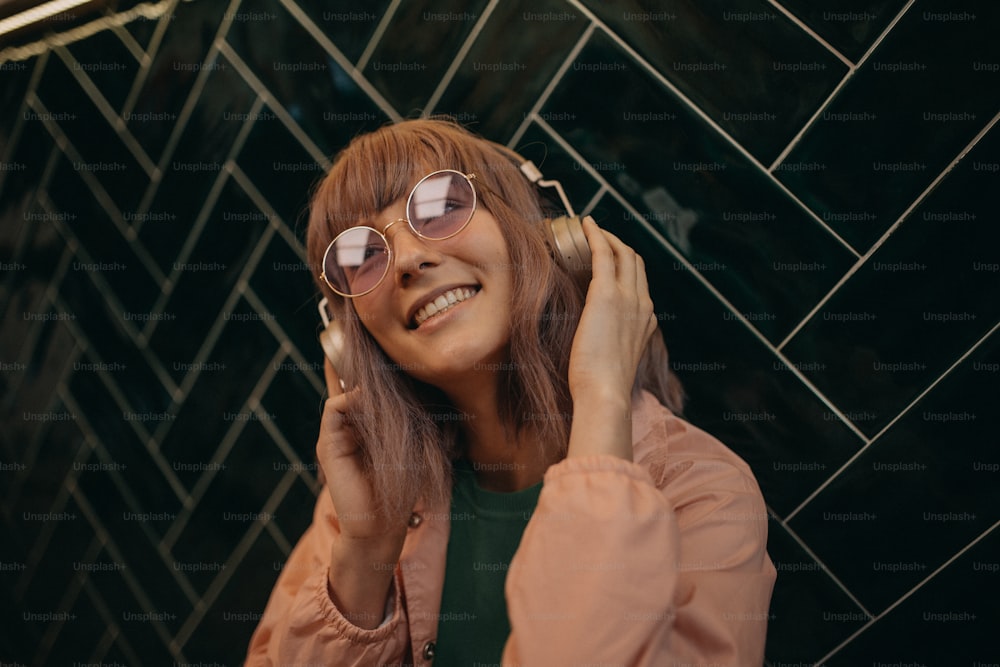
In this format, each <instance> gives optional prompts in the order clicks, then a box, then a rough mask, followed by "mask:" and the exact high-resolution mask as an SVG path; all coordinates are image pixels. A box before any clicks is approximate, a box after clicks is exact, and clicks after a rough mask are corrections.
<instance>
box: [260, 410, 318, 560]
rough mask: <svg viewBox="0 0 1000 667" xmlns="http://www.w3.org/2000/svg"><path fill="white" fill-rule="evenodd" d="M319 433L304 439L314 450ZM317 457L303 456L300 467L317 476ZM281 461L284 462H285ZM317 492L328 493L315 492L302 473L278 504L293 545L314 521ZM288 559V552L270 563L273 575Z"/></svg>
mask: <svg viewBox="0 0 1000 667" xmlns="http://www.w3.org/2000/svg"><path fill="white" fill-rule="evenodd" d="M318 434H319V429H318V428H317V429H315V430H314V433H313V434H312V435H313V437H312V438H310V439H309V440H303V441H302V442H303V443H309V444H310V446H311V447H312V448H313V452H315V446H316V443H315V440H316V439H317V437H318ZM298 444H299V443H298V442H295V443H293V445H298ZM296 448H297V447H296ZM297 449H298V448H297ZM315 458H316V457H315V453H314V454H313V455H312V457H306V456H303V457H302V461H301V463H300V464H299V465H298V468H299V469H300V470H302V471H304V472H307V473H308V474H311V475H313V476H315V475H316V470H317V468H318V464H317V463H316V461H315ZM281 463H282V464H283V462H281ZM316 493H326V491H325V490H324V489H322V488H317V489H316V492H313V491H312V490H311V489H310V488H309V487H308V486H306V483H305V482H304V481H302V479H301V474H300V479H297V480H296V481H295V482H294V483H293V484H292V486H291V487H290V488H289V489H288V493H286V494H285V497H284V499H283V500H282V501H281V505H279V506H278V509H277V511H276V512H275V514H276V515H277V516H280V517H281V522H280V530H281V533H282V535H283V536H284V538H285V539H286V540H288V543H289V544H290V545H291V546H294V545H295V544H296V543H297V542H298V540H299V538H300V537H301V536H302V534H303V533H304V532H305V530H306V528H308V527H309V524H310V523H312V516H313V510H314V509H315V507H316ZM276 525H277V524H276ZM286 560H287V554H282V555H281V556H279V557H278V558H276V559H275V560H274V561H272V562H270V563H268V566H269V567H270V569H271V571H272V572H274V573H275V574H274V575H273V576H275V577H276V576H277V573H278V572H280V571H281V570H282V569H284V564H285V562H286ZM259 576H261V577H263V576H264V573H263V572H261V573H259Z"/></svg>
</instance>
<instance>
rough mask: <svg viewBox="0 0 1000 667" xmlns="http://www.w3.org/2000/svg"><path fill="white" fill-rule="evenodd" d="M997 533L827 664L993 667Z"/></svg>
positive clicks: (998, 618)
mask: <svg viewBox="0 0 1000 667" xmlns="http://www.w3.org/2000/svg"><path fill="white" fill-rule="evenodd" d="M998 553H1000V533H998V532H997V530H996V528H995V527H994V529H993V530H992V531H991V532H990V533H989V534H988V535H986V537H984V538H983V539H982V540H980V541H979V542H977V543H976V544H975V545H973V546H972V547H971V548H970V549H969V550H968V551H966V552H965V553H963V554H962V555H961V556H959V557H958V558H957V559H956V560H955V561H954V562H952V563H951V564H950V565H948V567H947V568H945V569H944V570H943V571H942V572H940V573H939V574H937V575H936V576H935V577H934V578H933V579H931V580H930V581H929V582H927V584H925V585H924V586H923V587H922V588H920V589H919V590H917V591H916V592H915V593H914V594H913V595H912V596H911V597H909V598H907V599H906V600H903V602H902V603H901V604H900V605H899V606H898V607H896V608H895V609H893V610H892V611H890V612H888V613H887V614H886V616H885V617H884V618H880V619H879V620H878V622H876V623H875V624H874V625H873V626H871V627H870V628H868V629H867V630H865V632H864V633H863V634H861V635H860V636H859V637H858V638H857V639H856V640H854V641H853V642H851V643H850V644H848V645H847V646H846V647H845V648H843V649H842V650H840V651H838V652H837V653H835V654H834V655H833V656H832V657H831V658H830V659H829V660H826V661H825V662H824V663H823V664H825V665H829V667H849V666H853V665H857V664H861V663H862V662H863V663H865V664H867V663H868V662H872V663H879V662H883V663H888V664H891V663H893V662H897V663H901V664H906V663H914V662H916V663H919V664H925V665H956V664H957V665H988V664H990V663H991V662H994V661H996V628H997V624H998V623H1000V611H998V610H997V606H996V604H994V601H995V600H996V598H997V596H998V595H1000V574H998V572H1000V563H998V562H997V554H998Z"/></svg>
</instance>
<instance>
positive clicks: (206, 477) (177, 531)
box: [160, 290, 284, 551]
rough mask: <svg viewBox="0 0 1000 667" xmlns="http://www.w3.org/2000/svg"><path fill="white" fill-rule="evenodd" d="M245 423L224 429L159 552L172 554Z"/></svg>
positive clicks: (263, 379) (266, 380)
mask: <svg viewBox="0 0 1000 667" xmlns="http://www.w3.org/2000/svg"><path fill="white" fill-rule="evenodd" d="M232 293H233V294H234V295H235V296H236V298H237V299H238V298H239V297H240V294H239V291H238V290H233V292H232ZM281 354H284V353H283V352H282V350H281V348H280V346H279V348H278V350H277V352H275V354H274V355H272V357H271V359H272V361H273V360H274V359H276V358H279V356H280V355H281ZM269 366H270V365H269ZM275 373H276V371H274V370H273V369H272V370H268V367H267V366H266V367H265V370H264V373H262V374H261V376H260V378H259V379H258V380H257V384H256V385H254V388H253V389H252V390H251V392H250V395H249V396H248V397H247V398H246V400H245V401H243V404H242V406H241V411H242V409H245V408H247V407H248V406H249V405H250V401H251V400H252V399H253V398H254V397H255V396H258V395H259V394H263V393H264V392H265V391H266V390H267V388H268V387H269V386H270V385H271V380H272V379H273V378H274V375H275ZM261 387H263V389H261ZM248 423H249V420H243V419H238V420H234V421H233V423H232V424H231V425H230V426H229V428H227V429H226V434H225V435H224V436H222V441H221V442H220V443H219V445H218V447H216V448H215V451H214V452H212V458H211V461H210V462H209V463H208V465H207V466H206V469H205V470H204V471H203V472H202V474H201V475H200V476H199V477H198V481H197V482H195V484H194V487H193V488H192V489H191V494H190V496H189V497H188V500H189V503H187V504H185V506H184V507H183V508H182V509H181V512H180V514H178V516H177V519H175V520H174V523H173V524H171V526H170V530H168V531H167V532H166V534H164V536H163V539H162V541H161V542H160V545H161V547H162V548H164V549H167V550H168V551H172V550H173V547H174V545H175V544H177V540H179V539H180V536H181V534H182V533H183V532H184V529H185V528H187V525H188V522H189V521H190V519H191V516H192V515H193V514H194V509H195V508H196V507H197V506H198V504H199V503H200V502H201V501H202V499H203V498H204V496H205V494H206V493H208V490H209V487H210V486H211V484H212V481H213V480H214V479H215V477H216V476H217V475H218V474H219V471H220V470H224V469H225V468H224V467H223V466H224V465H225V460H226V457H227V456H229V453H230V452H231V451H233V447H234V446H236V443H237V441H238V440H239V438H240V435H242V433H243V431H244V429H246V427H247V424H248Z"/></svg>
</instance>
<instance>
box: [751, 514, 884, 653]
mask: <svg viewBox="0 0 1000 667" xmlns="http://www.w3.org/2000/svg"><path fill="white" fill-rule="evenodd" d="M767 531H768V532H767V553H768V555H769V556H770V557H771V560H772V562H773V563H774V568H775V569H776V570H777V571H778V578H777V579H776V580H775V585H774V594H773V596H772V597H771V617H770V618H769V619H768V624H767V645H766V647H765V651H764V653H765V657H766V659H767V660H768V661H769V662H770V664H772V665H781V664H785V665H791V664H795V663H799V664H807V665H812V664H813V663H814V662H816V661H817V660H818V659H819V658H821V657H822V656H823V655H825V654H826V653H827V652H828V651H830V650H831V649H833V648H834V647H836V646H837V645H838V644H839V643H840V642H842V641H843V640H844V639H846V638H847V637H849V636H850V635H851V634H853V633H854V632H855V631H856V630H858V628H860V627H861V626H863V625H864V624H865V623H866V622H867V621H868V619H869V616H868V615H867V614H866V613H865V612H864V611H863V610H862V609H861V608H859V607H858V605H857V604H855V603H854V601H852V600H851V599H850V597H848V595H847V593H845V592H844V590H843V589H842V588H841V587H840V586H839V585H837V582H836V581H835V580H834V579H832V578H831V577H830V575H829V574H828V573H827V572H826V571H825V570H824V569H823V566H822V565H821V564H820V563H817V562H816V561H815V560H814V559H813V558H812V557H811V556H810V555H809V554H808V553H807V552H806V551H805V550H804V549H803V548H802V546H801V545H800V544H799V543H798V542H796V541H795V538H793V537H792V536H791V535H790V534H789V533H788V531H787V530H786V529H785V528H784V527H783V526H782V525H781V524H780V523H778V522H777V521H775V520H773V519H772V520H771V521H770V522H768V526H767Z"/></svg>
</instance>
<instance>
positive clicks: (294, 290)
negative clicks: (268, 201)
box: [250, 234, 323, 396]
mask: <svg viewBox="0 0 1000 667" xmlns="http://www.w3.org/2000/svg"><path fill="white" fill-rule="evenodd" d="M250 288H251V289H253V292H254V294H256V295H257V297H258V298H259V299H260V300H261V302H263V307H264V308H265V309H266V311H267V313H268V314H269V315H271V316H272V317H273V318H274V322H275V323H277V325H278V326H279V327H281V330H282V331H283V332H284V335H285V336H286V337H287V339H288V340H289V341H290V342H291V343H292V344H293V345H294V346H295V348H296V349H297V350H298V351H299V352H300V353H301V354H302V356H303V357H304V358H305V359H306V360H307V361H306V363H307V364H315V363H322V360H323V351H322V349H321V348H320V345H319V340H318V339H317V333H318V332H319V327H320V318H319V312H318V311H317V310H316V301H317V298H316V288H315V287H314V283H313V278H312V274H311V272H310V271H309V268H308V267H307V265H306V263H305V258H304V257H302V256H301V255H299V254H298V253H297V252H296V251H294V250H292V248H291V247H290V246H289V245H288V243H287V242H286V241H285V239H284V237H283V236H281V235H279V234H275V235H274V236H272V237H271V241H270V242H269V243H268V246H267V249H266V250H265V251H264V254H263V255H262V256H261V259H260V262H258V263H257V270H256V271H254V273H253V276H251V278H250ZM309 368H310V369H311V370H312V371H313V372H316V373H318V375H319V377H320V378H322V376H323V373H322V368H321V367H320V368H315V367H312V366H310V367H309ZM296 386H297V388H298V389H300V390H301V389H304V388H305V385H302V384H301V383H296ZM299 395H300V394H299V392H298V391H295V392H292V393H290V394H289V396H299Z"/></svg>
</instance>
